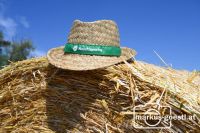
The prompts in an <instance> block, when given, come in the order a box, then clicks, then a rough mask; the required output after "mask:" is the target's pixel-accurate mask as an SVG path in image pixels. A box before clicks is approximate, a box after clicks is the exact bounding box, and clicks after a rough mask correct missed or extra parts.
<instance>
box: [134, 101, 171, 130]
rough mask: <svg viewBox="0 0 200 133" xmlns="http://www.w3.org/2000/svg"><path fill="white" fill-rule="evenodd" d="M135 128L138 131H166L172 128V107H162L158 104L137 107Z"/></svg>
mask: <svg viewBox="0 0 200 133" xmlns="http://www.w3.org/2000/svg"><path fill="white" fill-rule="evenodd" d="M133 111H134V116H133V121H134V125H133V126H134V127H135V128H138V129H164V128H170V127H171V126H172V124H171V119H170V116H171V107H170V106H160V105H158V104H156V103H154V104H145V105H139V106H135V107H134V109H133ZM141 123H142V125H141Z"/></svg>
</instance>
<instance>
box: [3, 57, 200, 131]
mask: <svg viewBox="0 0 200 133" xmlns="http://www.w3.org/2000/svg"><path fill="white" fill-rule="evenodd" d="M199 83H200V74H199V73H198V72H188V71H178V70H173V69H171V68H161V67H157V66H154V65H151V64H147V63H144V62H140V61H135V62H129V63H128V62H124V63H122V64H118V65H115V66H112V67H108V68H107V69H102V70H94V71H81V72H78V71H68V70H62V69H58V68H56V67H54V66H52V65H49V62H48V61H47V59H46V58H38V59H30V60H26V61H21V62H17V63H14V64H11V65H9V66H7V67H6V68H4V69H2V70H0V117H1V119H0V132H2V133H6V132H12V133H16V132H22V133H32V132H44V133H54V132H57V133H58V132H59V133H65V132H69V133H76V132H77V133H94V132H99V133H104V132H107V133H135V132H136V133H137V132H141V133H143V132H148V133H155V132H165V133H171V132H174V133H185V132H191V133H198V132H199V130H200V120H199V119H200V116H199V114H200V106H199V105H200V102H199V101H200V94H199V93H200V87H199ZM163 90H166V93H165V94H164V97H163V99H162V100H161V103H162V104H166V105H168V106H170V107H171V108H172V115H181V114H185V115H187V116H189V115H194V114H195V115H196V116H195V119H194V120H186V121H182V120H173V121H172V127H171V128H169V129H163V130H143V129H136V128H134V127H133V126H132V125H133V121H132V120H133V115H132V111H133V108H134V107H135V106H137V105H139V104H141V102H145V103H154V102H156V101H157V100H158V99H159V97H160V95H161V93H162V92H163ZM137 96H139V97H140V100H139V99H138V98H137ZM140 124H141V125H144V122H143V123H140ZM161 124H162V125H164V124H165V123H163V122H162V123H161Z"/></svg>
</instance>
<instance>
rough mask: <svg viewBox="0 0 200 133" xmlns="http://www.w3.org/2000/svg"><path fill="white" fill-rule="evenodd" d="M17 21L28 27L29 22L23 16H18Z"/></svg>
mask: <svg viewBox="0 0 200 133" xmlns="http://www.w3.org/2000/svg"><path fill="white" fill-rule="evenodd" d="M19 22H20V23H21V24H22V25H23V26H24V27H25V28H29V27H30V25H29V22H28V21H27V19H26V18H25V17H23V16H21V17H20V19H19Z"/></svg>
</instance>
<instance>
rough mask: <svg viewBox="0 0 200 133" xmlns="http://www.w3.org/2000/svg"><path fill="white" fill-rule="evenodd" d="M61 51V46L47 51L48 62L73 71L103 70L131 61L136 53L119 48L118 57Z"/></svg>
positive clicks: (128, 49)
mask: <svg viewBox="0 0 200 133" xmlns="http://www.w3.org/2000/svg"><path fill="white" fill-rule="evenodd" d="M63 49H64V47H63V46H62V47H57V48H53V49H51V50H49V51H48V53H47V58H48V60H49V62H50V63H51V64H52V65H54V66H56V67H58V68H61V69H67V70H75V71H84V70H94V69H99V68H105V67H108V66H111V65H114V64H118V63H120V62H122V61H124V60H128V59H131V58H132V57H134V56H135V55H136V52H135V51H134V50H132V49H130V48H121V49H122V55H121V56H120V57H108V56H94V55H92V56H91V55H78V54H65V53H64V51H63Z"/></svg>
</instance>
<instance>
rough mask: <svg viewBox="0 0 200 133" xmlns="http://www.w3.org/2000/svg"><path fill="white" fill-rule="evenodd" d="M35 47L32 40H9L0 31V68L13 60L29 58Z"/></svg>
mask: <svg viewBox="0 0 200 133" xmlns="http://www.w3.org/2000/svg"><path fill="white" fill-rule="evenodd" d="M34 49H35V48H34V46H33V44H32V42H31V40H21V41H7V40H5V39H4V35H3V32H1V31H0V69H2V68H3V67H4V66H6V65H9V64H10V63H11V62H16V61H21V60H25V59H27V58H28V57H29V56H30V53H31V51H34Z"/></svg>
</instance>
